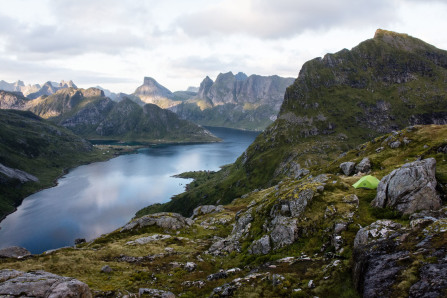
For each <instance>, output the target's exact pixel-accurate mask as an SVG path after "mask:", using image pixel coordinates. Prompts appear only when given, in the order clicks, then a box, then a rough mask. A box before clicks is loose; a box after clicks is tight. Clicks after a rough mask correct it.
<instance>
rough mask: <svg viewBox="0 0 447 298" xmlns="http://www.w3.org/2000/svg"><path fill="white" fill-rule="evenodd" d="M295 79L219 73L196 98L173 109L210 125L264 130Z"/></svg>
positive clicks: (206, 79)
mask: <svg viewBox="0 0 447 298" xmlns="http://www.w3.org/2000/svg"><path fill="white" fill-rule="evenodd" d="M293 81H294V79H292V78H281V77H278V76H269V77H265V76H259V75H251V76H249V77H247V75H245V74H244V73H238V74H236V75H234V74H233V73H232V72H228V73H224V74H222V73H221V74H219V75H218V76H217V78H216V81H215V82H213V81H212V80H211V79H210V78H209V77H206V78H205V79H204V80H203V81H202V83H201V84H200V88H199V91H198V93H197V96H195V97H192V98H190V99H188V100H186V101H185V102H183V103H181V104H179V105H177V106H174V107H172V108H170V109H171V110H172V111H174V112H176V113H177V114H178V115H180V117H181V118H183V119H188V120H191V121H194V122H196V123H199V124H202V125H208V126H223V127H231V128H239V129H249V130H262V129H264V128H265V127H267V126H268V125H269V124H270V123H272V122H273V121H274V120H275V119H276V115H277V113H278V111H279V109H280V107H281V103H282V101H283V98H284V92H285V90H286V88H287V87H288V86H289V85H291V84H292V83H293Z"/></svg>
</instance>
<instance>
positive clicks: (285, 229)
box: [270, 216, 298, 249]
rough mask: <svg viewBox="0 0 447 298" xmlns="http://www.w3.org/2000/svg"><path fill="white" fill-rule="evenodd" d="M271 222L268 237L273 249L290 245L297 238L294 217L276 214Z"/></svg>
mask: <svg viewBox="0 0 447 298" xmlns="http://www.w3.org/2000/svg"><path fill="white" fill-rule="evenodd" d="M271 224H272V227H273V228H272V232H271V233H270V238H271V240H272V243H273V248H274V249H278V248H281V247H283V246H286V245H290V244H292V243H293V242H295V240H296V239H298V226H297V220H296V219H293V218H290V217H285V216H278V217H275V218H274V219H273V220H272V222H271Z"/></svg>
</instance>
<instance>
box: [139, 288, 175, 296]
mask: <svg viewBox="0 0 447 298" xmlns="http://www.w3.org/2000/svg"><path fill="white" fill-rule="evenodd" d="M138 295H139V296H142V295H149V297H154V298H175V295H174V294H173V293H172V292H169V291H163V290H158V289H148V288H141V289H139V291H138Z"/></svg>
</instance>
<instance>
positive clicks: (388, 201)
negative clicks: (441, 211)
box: [371, 158, 441, 214]
mask: <svg viewBox="0 0 447 298" xmlns="http://www.w3.org/2000/svg"><path fill="white" fill-rule="evenodd" d="M435 168H436V160H435V159H434V158H427V159H424V160H418V161H415V162H412V163H408V164H405V165H403V166H402V167H401V168H400V169H396V170H394V171H392V172H391V173H390V174H389V175H387V176H385V177H383V178H382V180H381V181H380V183H379V185H378V187H377V195H376V197H375V198H374V200H373V201H372V202H371V205H372V206H374V207H379V208H385V207H390V208H393V209H395V210H398V211H400V212H402V213H403V214H411V213H414V212H416V211H419V210H431V209H438V208H440V206H441V199H440V198H439V196H438V194H437V192H436V178H435Z"/></svg>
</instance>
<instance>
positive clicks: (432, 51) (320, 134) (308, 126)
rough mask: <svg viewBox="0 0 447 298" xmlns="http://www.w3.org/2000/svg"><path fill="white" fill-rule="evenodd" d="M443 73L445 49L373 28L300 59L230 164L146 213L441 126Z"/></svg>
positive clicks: (446, 103)
mask: <svg viewBox="0 0 447 298" xmlns="http://www.w3.org/2000/svg"><path fill="white" fill-rule="evenodd" d="M446 78H447V52H446V51H443V50H440V49H437V48H435V47H433V46H431V45H429V44H427V43H425V42H423V41H421V40H419V39H416V38H413V37H410V36H408V35H406V34H398V33H394V32H389V31H384V30H377V32H376V34H375V37H374V38H373V39H370V40H367V41H364V42H362V43H361V44H359V45H358V46H357V47H355V48H353V49H352V50H350V51H349V50H346V49H345V50H342V51H340V52H338V53H336V54H327V55H325V57H324V58H316V59H313V60H311V61H308V62H306V63H305V64H304V65H303V67H302V69H301V71H300V74H299V77H298V79H297V80H296V81H295V83H294V84H293V85H292V86H290V87H289V88H287V91H286V94H285V98H284V103H283V105H282V107H281V111H280V113H279V115H278V119H277V120H276V121H275V122H274V123H273V124H272V125H270V126H269V127H268V128H267V129H266V130H265V131H264V132H263V133H261V134H260V135H259V136H258V137H257V138H256V140H255V142H254V143H253V144H252V145H251V146H250V147H249V148H248V149H247V150H246V152H245V153H244V154H243V155H242V156H241V157H239V159H238V160H237V161H236V163H235V164H234V165H232V166H229V167H226V168H224V169H223V170H222V171H220V172H218V173H216V174H215V179H209V180H207V181H206V182H205V183H203V184H202V185H201V186H199V188H197V189H194V190H192V191H189V192H186V193H184V194H181V195H178V196H177V197H175V198H174V199H173V200H172V201H171V202H169V203H167V204H166V205H162V206H152V207H150V208H149V210H146V211H147V212H153V211H156V210H157V211H160V210H163V211H168V210H175V211H177V212H182V213H183V214H185V215H186V214H190V212H192V209H193V208H194V207H195V206H197V205H201V204H206V203H209V202H218V201H220V203H228V202H231V200H233V199H234V198H235V197H238V196H241V195H243V194H244V193H246V192H249V191H252V190H254V189H256V188H264V187H267V186H270V185H274V184H276V183H277V182H278V181H280V180H281V179H283V178H284V177H292V178H299V177H302V176H303V175H305V174H307V173H308V172H309V170H312V169H319V168H321V167H322V166H323V165H325V164H326V163H327V162H329V161H330V160H332V159H333V158H334V157H337V156H338V155H339V154H340V153H342V152H343V151H347V150H349V149H352V148H354V147H355V146H357V145H358V144H361V143H363V142H365V141H368V140H371V139H372V138H374V137H376V136H378V135H381V134H383V133H386V132H390V131H392V130H396V129H401V128H404V127H406V126H409V125H413V124H430V123H435V124H445V123H447V85H445V81H446ZM185 202H187V203H185ZM185 204H187V205H188V207H186V208H185ZM150 210H152V211H150Z"/></svg>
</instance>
